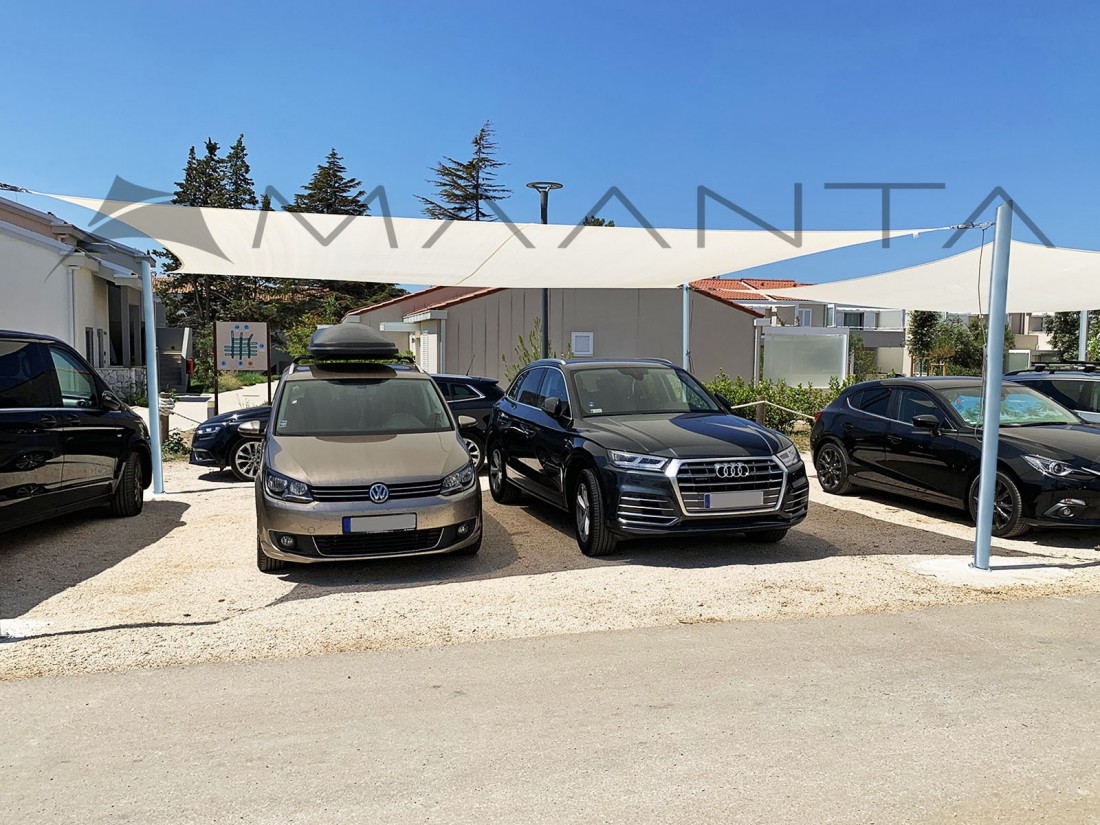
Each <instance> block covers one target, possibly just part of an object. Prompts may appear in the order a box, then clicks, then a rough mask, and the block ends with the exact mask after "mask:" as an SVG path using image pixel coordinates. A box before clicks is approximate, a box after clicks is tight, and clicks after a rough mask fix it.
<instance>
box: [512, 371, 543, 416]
mask: <svg viewBox="0 0 1100 825" xmlns="http://www.w3.org/2000/svg"><path fill="white" fill-rule="evenodd" d="M545 372H546V369H545V367H536V368H535V369H533V370H531V371H529V372H528V373H527V374H526V375H525V376H524V377H523V383H521V384H520V385H519V394H518V396H517V398H516V400H517V401H518V402H519V403H520V404H526V405H527V406H529V407H537V406H538V405H539V385H540V384H542V376H543V373H545Z"/></svg>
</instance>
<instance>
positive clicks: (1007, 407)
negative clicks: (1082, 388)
mask: <svg viewBox="0 0 1100 825" xmlns="http://www.w3.org/2000/svg"><path fill="white" fill-rule="evenodd" d="M940 393H941V395H943V397H944V398H945V399H947V402H948V403H949V404H950V405H951V406H952V407H954V408H955V412H957V413H958V414H959V416H960V417H961V418H962V420H963V421H965V422H966V423H967V424H969V425H970V426H971V427H981V426H982V395H983V393H982V388H981V387H979V386H974V387H956V388H952V389H946V390H941V391H940ZM1077 423H1079V421H1078V419H1077V416H1075V415H1074V414H1073V413H1071V412H1070V411H1069V410H1067V409H1066V408H1065V407H1062V406H1061V405H1060V404H1058V403H1057V402H1055V401H1052V400H1051V399H1050V398H1048V397H1047V396H1045V395H1042V394H1041V393H1038V392H1035V391H1034V390H1031V389H1028V388H1026V387H1011V388H1006V389H1004V390H1002V391H1001V426H1002V427H1036V426H1040V425H1044V424H1077Z"/></svg>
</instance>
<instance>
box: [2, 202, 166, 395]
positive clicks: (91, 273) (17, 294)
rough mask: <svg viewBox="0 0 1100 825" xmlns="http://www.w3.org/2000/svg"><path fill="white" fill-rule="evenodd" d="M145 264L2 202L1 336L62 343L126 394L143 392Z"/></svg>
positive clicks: (110, 244)
mask: <svg viewBox="0 0 1100 825" xmlns="http://www.w3.org/2000/svg"><path fill="white" fill-rule="evenodd" d="M143 256H144V253H142V252H140V251H138V250H136V249H131V248H130V247H127V246H123V245H122V244H118V243H116V242H114V241H109V240H107V239H106V238H101V237H99V236H98V235H94V234H92V233H90V232H86V231H85V230H83V229H80V228H78V227H76V226H73V225H72V224H70V223H67V222H66V221H63V220H61V219H60V218H58V217H57V216H56V215H53V214H52V213H49V212H40V211H38V210H37V209H31V208H29V207H27V206H24V205H22V204H20V203H16V202H15V201H12V200H9V199H7V198H0V296H2V300H0V329H11V330H19V331H26V332H38V333H44V334H47V335H52V336H54V337H56V338H60V339H61V340H62V341H65V342H66V343H68V344H70V345H71V346H73V347H74V348H75V349H77V350H78V351H79V352H81V353H83V354H84V356H85V357H86V358H87V359H88V361H90V362H91V364H92V365H93V366H94V367H96V368H97V370H99V372H100V373H101V374H102V375H103V376H104V378H105V379H107V381H108V383H110V384H112V385H113V386H115V387H116V388H119V389H121V390H122V391H123V392H124V393H126V392H129V389H130V388H131V387H132V386H134V385H136V386H138V387H140V386H142V382H143V381H144V370H143V369H139V368H141V367H143V365H144V364H145V347H144V340H145V339H144V337H143V327H144V325H143V320H142V308H141V276H140V273H141V264H140V260H141V258H142V257H143Z"/></svg>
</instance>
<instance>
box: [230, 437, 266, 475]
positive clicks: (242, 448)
mask: <svg viewBox="0 0 1100 825" xmlns="http://www.w3.org/2000/svg"><path fill="white" fill-rule="evenodd" d="M262 457H263V442H262V441H256V440H246V441H241V442H238V444H237V446H236V447H234V448H233V459H232V463H231V464H230V469H231V470H232V471H233V475H235V476H236V477H237V478H239V479H240V480H241V481H255V480H256V475H257V474H258V473H259V472H260V459H261V458H262Z"/></svg>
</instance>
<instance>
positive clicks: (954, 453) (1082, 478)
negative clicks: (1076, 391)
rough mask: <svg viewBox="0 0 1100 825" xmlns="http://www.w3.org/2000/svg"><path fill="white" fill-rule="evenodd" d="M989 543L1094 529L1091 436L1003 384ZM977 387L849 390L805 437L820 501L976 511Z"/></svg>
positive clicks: (1096, 460)
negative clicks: (884, 500) (877, 500)
mask: <svg viewBox="0 0 1100 825" xmlns="http://www.w3.org/2000/svg"><path fill="white" fill-rule="evenodd" d="M1000 408H1001V429H1000V438H999V452H998V456H999V460H998V470H999V471H998V473H997V491H996V498H995V506H994V513H993V534H994V535H996V536H1001V537H1012V536H1019V535H1022V534H1023V533H1025V532H1026V531H1027V530H1028V528H1030V527H1031V526H1043V527H1097V526H1100V432H1098V431H1097V429H1096V428H1095V427H1091V426H1088V425H1086V424H1084V423H1083V422H1082V421H1081V420H1080V419H1079V418H1078V417H1077V416H1076V415H1074V414H1073V413H1072V412H1070V411H1069V410H1067V409H1065V408H1064V407H1062V406H1061V405H1059V404H1057V403H1056V402H1054V401H1053V400H1051V399H1050V398H1048V397H1047V396H1045V395H1042V394H1040V393H1038V392H1035V391H1034V390H1032V389H1030V388H1028V387H1025V386H1022V385H1020V384H1015V383H1011V382H1006V383H1005V384H1004V387H1003V389H1002V392H1001V398H1000ZM981 421H982V385H981V380H980V379H978V378H925V379H906V378H894V379H887V380H884V381H870V382H867V383H863V384H857V385H856V386H854V387H851V388H849V389H847V390H845V391H844V392H842V393H841V394H840V396H839V397H838V398H837V399H836V400H835V401H834V402H833V403H832V404H830V405H829V406H828V407H827V408H826V409H825V410H824V411H823V412H822V413H821V414H820V416H819V418H818V420H817V422H816V423H815V424H814V427H813V431H812V433H811V436H810V442H811V446H812V449H813V455H814V465H815V467H816V468H817V477H818V481H819V483H820V484H821V488H822V489H823V490H824V491H825V492H827V493H834V494H837V495H843V494H844V493H847V492H849V491H850V490H851V489H852V488H853V487H854V486H858V487H865V488H871V489H877V490H884V491H887V492H891V493H900V494H902V495H906V496H910V497H913V498H918V499H922V500H924V501H929V502H933V503H937V504H947V505H951V506H956V507H962V508H965V509H967V510H968V512H969V513H970V515H971V518H973V517H974V515H975V511H976V509H977V497H978V469H979V464H980V457H981V442H982V429H981Z"/></svg>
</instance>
